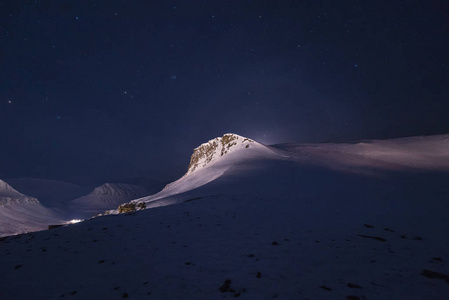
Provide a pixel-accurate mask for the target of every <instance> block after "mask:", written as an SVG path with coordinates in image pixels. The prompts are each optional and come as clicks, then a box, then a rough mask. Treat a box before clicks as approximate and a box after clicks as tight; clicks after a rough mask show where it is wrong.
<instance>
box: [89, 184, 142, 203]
mask: <svg viewBox="0 0 449 300" xmlns="http://www.w3.org/2000/svg"><path fill="white" fill-rule="evenodd" d="M146 194H147V190H146V189H145V188H144V187H141V186H137V185H131V184H124V183H105V184H103V185H101V186H99V187H96V188H95V189H94V190H93V191H92V193H91V195H96V196H99V197H98V201H100V202H111V199H112V198H115V197H123V198H131V199H135V198H139V197H141V196H142V195H146Z"/></svg>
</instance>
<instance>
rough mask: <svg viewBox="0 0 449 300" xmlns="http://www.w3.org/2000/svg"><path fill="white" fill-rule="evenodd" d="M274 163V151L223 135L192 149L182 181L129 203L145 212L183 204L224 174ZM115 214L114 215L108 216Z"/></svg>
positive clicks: (278, 157) (251, 142)
mask: <svg viewBox="0 0 449 300" xmlns="http://www.w3.org/2000/svg"><path fill="white" fill-rule="evenodd" d="M277 159H283V157H282V156H280V155H278V154H277V153H276V151H275V149H272V148H271V147H269V146H265V145H262V144H260V143H258V142H255V141H253V140H251V139H249V138H245V137H242V136H239V135H237V134H233V133H227V134H225V135H223V136H222V137H217V138H215V139H212V140H209V141H208V142H207V143H204V144H202V145H200V146H199V147H197V148H195V149H194V150H193V154H192V156H191V158H190V163H189V166H188V168H187V172H186V174H185V175H184V176H183V177H181V178H180V179H178V180H176V181H174V182H172V183H170V184H168V185H167V186H166V187H165V188H164V189H163V190H162V191H160V192H159V193H156V194H154V195H151V196H148V197H144V198H140V199H136V200H133V201H132V203H134V204H138V203H145V204H146V207H147V208H150V207H157V206H164V205H171V204H175V203H180V202H183V201H185V199H184V198H185V195H184V196H183V195H182V193H184V192H187V191H190V190H194V189H196V188H198V187H201V186H203V185H205V184H208V183H209V182H212V181H214V180H216V179H217V178H219V177H221V176H223V175H224V174H225V173H227V174H228V175H229V174H230V172H233V171H234V172H241V171H243V170H245V169H248V170H250V169H253V168H257V164H254V162H255V161H257V160H277ZM180 194H181V196H180V197H178V196H177V195H180ZM161 199H163V200H161ZM115 212H118V211H117V210H115V211H110V212H109V213H115Z"/></svg>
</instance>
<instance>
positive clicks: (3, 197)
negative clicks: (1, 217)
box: [0, 180, 39, 206]
mask: <svg viewBox="0 0 449 300" xmlns="http://www.w3.org/2000/svg"><path fill="white" fill-rule="evenodd" d="M23 203H39V200H37V199H36V198H33V197H30V196H27V195H24V194H22V193H19V192H18V191H17V190H15V189H14V188H13V187H12V186H10V185H9V184H7V183H6V182H4V181H3V180H0V206H5V205H11V204H23Z"/></svg>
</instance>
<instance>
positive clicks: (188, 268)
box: [0, 135, 449, 300]
mask: <svg viewBox="0 0 449 300" xmlns="http://www.w3.org/2000/svg"><path fill="white" fill-rule="evenodd" d="M234 136H236V135H232V137H234ZM236 137H237V138H236V139H234V140H232V141H231V143H230V144H233V145H232V146H230V147H229V151H227V152H226V150H225V152H226V153H223V155H221V153H222V149H227V145H228V144H229V143H227V142H226V140H227V139H226V138H225V142H224V143H222V141H223V139H218V140H216V146H214V143H213V142H209V143H207V144H206V146H204V147H202V150H200V151H197V150H195V151H194V155H195V156H194V155H192V159H191V162H192V161H193V164H191V165H190V167H189V169H188V171H187V173H186V174H185V175H184V176H183V177H182V178H180V179H179V180H177V181H175V182H173V183H171V184H169V185H168V186H167V187H166V188H165V189H164V190H163V191H161V192H159V193H157V194H155V195H152V196H149V197H144V198H140V199H138V200H135V201H132V202H131V203H130V204H135V205H136V206H137V205H138V204H140V203H145V204H146V207H147V208H149V207H154V208H152V209H145V210H141V211H137V212H131V213H125V214H118V215H112V216H104V217H98V218H94V219H91V220H88V221H85V222H81V223H78V224H75V225H70V226H67V227H62V228H56V229H54V230H51V231H43V232H36V233H32V234H26V235H23V236H17V237H8V238H6V239H3V240H1V241H0V251H1V253H2V254H3V255H1V256H0V257H1V258H0V269H1V270H2V272H1V275H0V278H1V280H0V299H10V300H14V299H61V298H67V297H68V298H76V297H78V298H82V299H124V298H130V299H146V298H148V299H151V298H154V299H229V298H242V299H273V298H274V299H349V300H356V299H412V300H413V299H416V300H418V299H420V300H421V299H447V296H448V295H449V284H448V283H449V263H448V261H449V240H448V239H447V234H448V233H447V229H448V228H449V218H447V216H448V215H449V198H448V195H449V186H448V184H447V182H448V181H449V168H448V167H447V166H448V165H447V162H448V161H449V154H448V152H447V151H445V150H444V149H445V147H446V145H447V138H448V137H449V136H448V135H442V136H436V137H420V138H410V139H408V141H407V143H406V144H407V146H404V147H402V146H401V144H402V142H403V140H390V141H382V142H381V141H369V142H363V143H354V144H344V145H336V144H323V145H318V144H316V145H289V146H286V145H283V146H279V145H278V146H276V147H268V146H264V145H262V144H259V143H257V142H250V141H249V140H248V141H244V138H242V137H239V136H236ZM236 140H237V143H236V144H234V143H235V141H236ZM430 140H432V142H430ZM212 141H214V140H212ZM380 144H381V145H382V147H380V148H379V147H378V146H379V145H380ZM207 145H209V146H207ZM220 145H221V146H220ZM246 145H249V147H248V148H247V147H246ZM234 147H235V148H234ZM362 148H363V149H364V150H363V151H362V150H360V149H362ZM197 149H198V148H197ZM407 149H410V150H409V151H408V150H407ZM446 149H447V148H446ZM195 152H196V153H195ZM389 152H390V153H389ZM211 153H212V154H211ZM411 153H413V155H411ZM418 161H419V162H420V163H419V164H417V162H418ZM379 162H382V163H379ZM424 162H425V163H424ZM192 166H194V167H192ZM410 166H413V167H412V168H411V167H410ZM430 166H432V167H430ZM173 203H178V204H177V205H169V204H173ZM157 206H160V207H157ZM43 270H45V271H43ZM86 274H88V275H89V276H86ZM24 278H26V280H23V279H24Z"/></svg>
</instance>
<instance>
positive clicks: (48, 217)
mask: <svg viewBox="0 0 449 300" xmlns="http://www.w3.org/2000/svg"><path fill="white" fill-rule="evenodd" d="M59 222H61V218H60V217H59V216H58V214H57V213H55V212H54V211H52V210H50V209H47V208H45V207H44V206H42V205H41V204H40V202H39V200H38V199H36V198H34V197H30V196H27V195H24V194H22V193H20V192H18V191H17V190H15V189H14V188H13V187H11V186H10V185H9V184H8V183H6V182H5V181H3V180H0V237H1V236H7V235H12V234H18V233H23V232H28V231H36V230H43V229H47V228H48V225H49V224H52V223H59Z"/></svg>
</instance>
